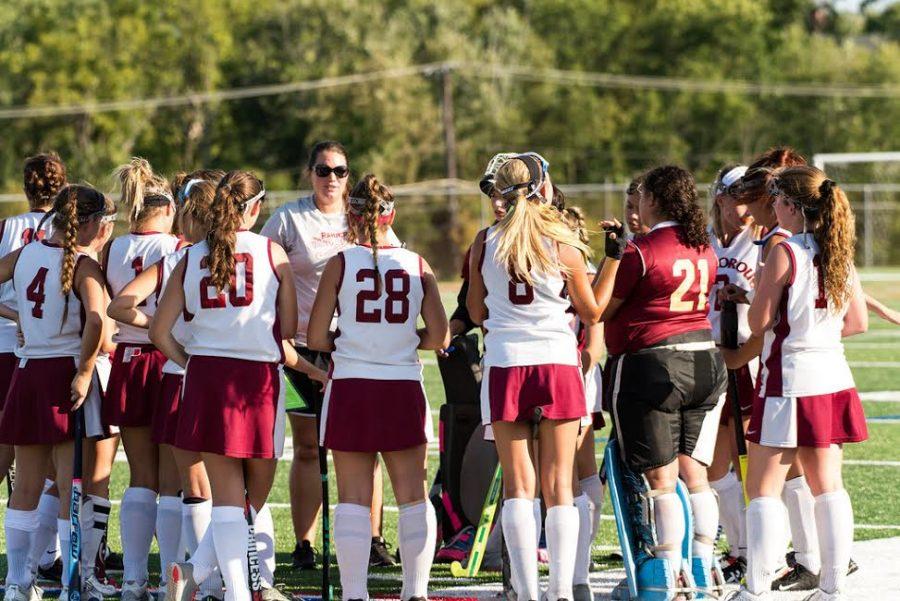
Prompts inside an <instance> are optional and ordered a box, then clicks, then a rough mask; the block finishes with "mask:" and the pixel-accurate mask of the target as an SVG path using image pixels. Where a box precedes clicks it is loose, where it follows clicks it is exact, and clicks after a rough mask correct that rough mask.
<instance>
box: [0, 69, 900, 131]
mask: <svg viewBox="0 0 900 601" xmlns="http://www.w3.org/2000/svg"><path fill="white" fill-rule="evenodd" d="M450 71H456V72H458V73H459V74H460V75H463V76H470V77H480V78H499V77H508V78H511V79H516V80H520V81H531V82H537V83H552V84H560V85H573V86H587V87H595V88H605V89H630V90H657V91H672V92H693V93H737V94H751V95H759V96H792V97H819V98H900V85H852V84H845V85H833V84H819V83H791V82H783V83H763V82H752V81H735V80H720V81H714V80H700V79H686V78H678V77H662V76H645V75H620V74H613V73H598V72H588V71H566V70H562V69H547V68H534V67H528V66H520V65H503V64H496V63H476V62H458V61H447V62H439V63H425V64H420V65H412V66H408V67H398V68H393V69H381V70H376V71H367V72H364V73H356V74H351V75H341V76H337V77H324V78H321V79H314V80H306V81H294V82H288V83H280V84H270V85H259V86H247V87H241V88H230V89H227V90H208V91H201V92H187V93H184V94H175V95H169V96H156V97H152V98H134V99H125V100H110V101H105V102H85V103H78V104H64V105H41V106H12V107H8V108H3V109H0V120H9V119H26V118H33V117H62V116H69V115H85V114H96V113H106V112H114V111H129V110H139V109H155V108H161V107H178V106H196V105H200V104H209V103H212V102H222V101H229V100H241V99H247V98H263V97H266V96H277V95H280V94H292V93H297V92H307V91H312V90H322V89H328V88H339V87H344V86H348V85H354V84H362V83H368V82H372V81H383V80H387V79H398V78H403V77H411V76H414V75H423V76H430V75H432V74H434V73H436V72H442V73H446V72H450Z"/></svg>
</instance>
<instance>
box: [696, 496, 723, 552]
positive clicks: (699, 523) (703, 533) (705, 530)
mask: <svg viewBox="0 0 900 601" xmlns="http://www.w3.org/2000/svg"><path fill="white" fill-rule="evenodd" d="M691 513H693V516H694V541H693V546H692V549H693V554H694V555H695V556H697V557H700V558H701V559H705V560H709V561H710V562H711V561H712V557H713V545H714V544H715V542H716V532H717V531H718V529H719V505H718V503H716V495H715V493H714V492H713V491H712V490H710V489H708V488H706V489H704V490H699V491H698V492H693V491H691Z"/></svg>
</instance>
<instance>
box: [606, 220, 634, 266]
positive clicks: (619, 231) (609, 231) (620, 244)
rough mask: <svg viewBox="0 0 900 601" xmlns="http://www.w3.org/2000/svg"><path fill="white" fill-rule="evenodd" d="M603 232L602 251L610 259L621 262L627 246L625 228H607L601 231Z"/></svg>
mask: <svg viewBox="0 0 900 601" xmlns="http://www.w3.org/2000/svg"><path fill="white" fill-rule="evenodd" d="M603 232H604V233H605V234H606V246H605V249H604V250H605V252H606V256H607V257H609V258H610V259H616V260H621V259H622V255H623V254H625V246H626V245H627V244H628V239H627V238H625V226H624V225H622V224H619V225H618V227H607V228H604V229H603Z"/></svg>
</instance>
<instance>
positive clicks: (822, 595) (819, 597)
mask: <svg viewBox="0 0 900 601" xmlns="http://www.w3.org/2000/svg"><path fill="white" fill-rule="evenodd" d="M845 599H846V597H844V595H843V594H841V592H840V591H835V592H833V593H826V592H825V591H823V590H822V589H816V590H815V591H813V594H811V595H810V596H808V597H804V599H803V601H844V600H845Z"/></svg>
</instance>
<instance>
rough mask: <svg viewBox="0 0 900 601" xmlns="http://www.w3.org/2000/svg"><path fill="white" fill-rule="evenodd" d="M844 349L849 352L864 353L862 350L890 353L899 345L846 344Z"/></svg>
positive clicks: (887, 343)
mask: <svg viewBox="0 0 900 601" xmlns="http://www.w3.org/2000/svg"><path fill="white" fill-rule="evenodd" d="M844 348H845V349H847V350H848V351H862V350H868V351H871V350H875V351H889V350H893V349H896V348H897V344H896V343H894V342H853V343H850V342H845V343H844Z"/></svg>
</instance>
